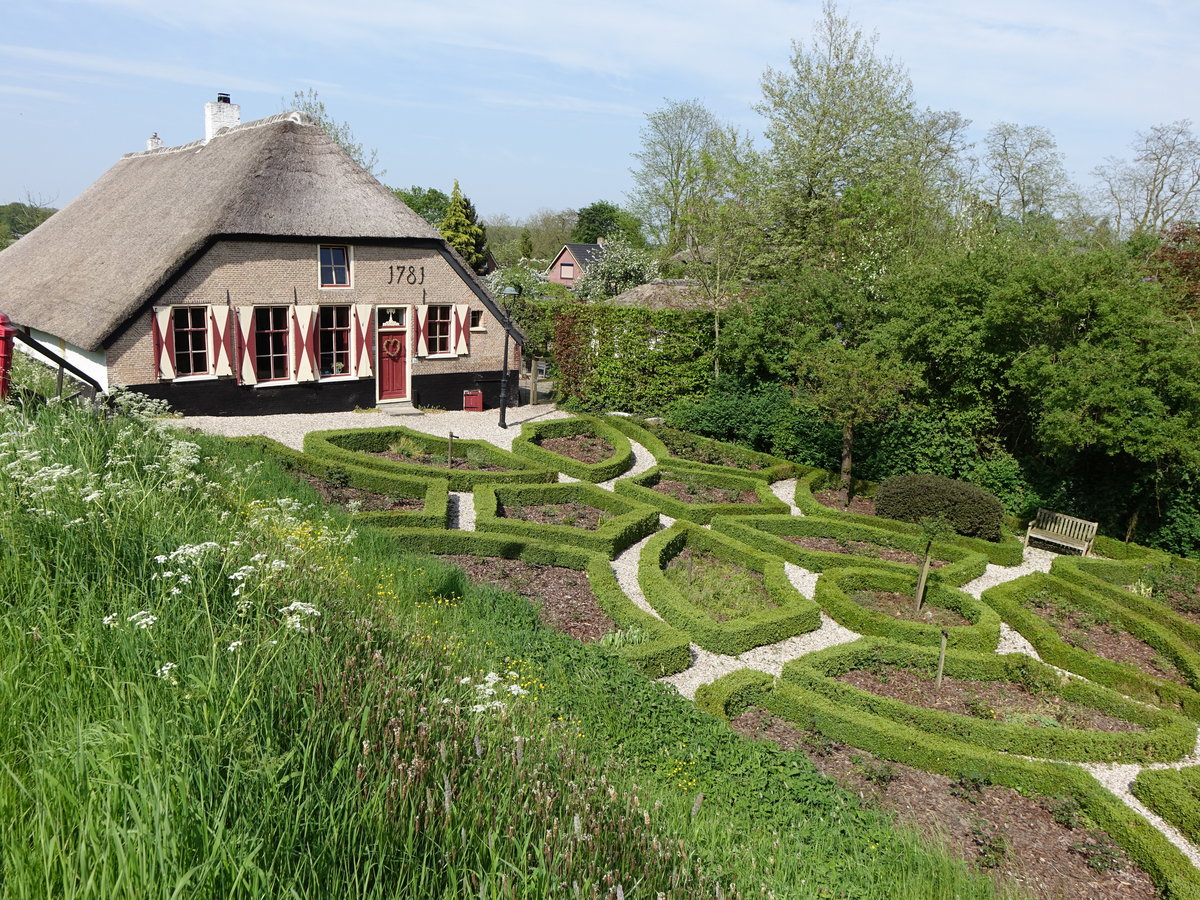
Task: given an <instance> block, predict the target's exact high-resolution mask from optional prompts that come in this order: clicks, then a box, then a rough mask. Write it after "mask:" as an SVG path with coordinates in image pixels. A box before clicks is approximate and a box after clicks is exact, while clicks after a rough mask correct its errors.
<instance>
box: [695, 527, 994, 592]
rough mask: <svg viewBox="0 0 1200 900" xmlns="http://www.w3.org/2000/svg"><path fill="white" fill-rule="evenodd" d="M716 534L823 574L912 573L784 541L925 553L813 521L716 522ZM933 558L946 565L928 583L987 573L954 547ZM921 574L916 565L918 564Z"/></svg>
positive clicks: (901, 537)
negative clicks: (825, 540) (816, 540)
mask: <svg viewBox="0 0 1200 900" xmlns="http://www.w3.org/2000/svg"><path fill="white" fill-rule="evenodd" d="M712 527H713V530H714V531H720V532H721V533H722V534H727V535H729V536H730V537H732V538H736V539H737V540H739V541H741V542H742V543H743V544H749V545H750V546H752V547H757V548H758V549H760V550H764V551H766V552H768V553H771V554H773V555H774V556H778V557H781V558H782V559H784V560H786V561H788V562H790V563H792V564H793V565H797V566H800V567H801V568H804V569H808V570H810V571H812V572H824V571H826V570H828V569H868V568H869V569H883V570H884V571H887V572H910V571H911V570H912V568H913V567H912V566H910V565H908V564H907V563H898V562H890V561H888V560H884V559H872V558H871V557H869V556H855V555H853V554H849V553H834V552H827V551H824V550H809V549H806V548H804V547H800V546H798V545H796V544H793V543H791V542H790V541H788V540H785V538H788V537H829V538H836V539H838V540H845V541H868V542H870V543H873V544H879V545H880V546H882V547H892V548H894V549H897V550H908V551H910V552H912V553H916V554H917V555H918V556H920V555H921V554H923V553H924V552H925V541H924V539H923V538H920V537H917V536H915V535H910V534H902V533H900V532H898V531H887V530H886V529H883V528H871V527H869V526H867V525H859V524H857V523H854V522H843V521H841V520H840V519H830V518H824V517H817V516H739V517H737V518H732V517H725V516H720V517H717V518H715V519H713V521H712ZM933 558H934V559H940V560H943V561H944V562H945V563H946V565H944V566H942V567H941V568H940V569H930V570H929V581H930V583H931V584H932V583H940V584H951V585H956V586H957V585H963V584H966V583H967V582H968V581H971V580H973V579H975V578H978V577H979V576H980V575H982V574H983V573H984V571H985V570H986V569H987V557H986V556H984V555H983V554H982V553H974V552H972V551H970V550H967V549H965V548H963V547H959V546H956V545H954V544H944V543H935V544H934V545H933ZM916 566H917V568H920V564H919V563H917V564H916Z"/></svg>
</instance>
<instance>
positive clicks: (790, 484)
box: [771, 478, 804, 516]
mask: <svg viewBox="0 0 1200 900" xmlns="http://www.w3.org/2000/svg"><path fill="white" fill-rule="evenodd" d="M771 493H773V494H774V495H775V496H776V497H778V498H779V499H780V500H782V501H783V502H784V503H786V504H787V505H788V509H789V510H791V513H792V515H793V516H802V515H804V513H803V512H801V511H800V507H798V506H797V505H796V479H795V478H785V479H783V481H776V482H773V483H772V484H771Z"/></svg>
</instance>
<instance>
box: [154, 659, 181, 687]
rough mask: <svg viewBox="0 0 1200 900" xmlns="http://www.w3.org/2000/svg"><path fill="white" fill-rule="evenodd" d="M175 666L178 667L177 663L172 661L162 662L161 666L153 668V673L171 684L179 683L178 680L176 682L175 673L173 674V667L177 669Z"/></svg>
mask: <svg viewBox="0 0 1200 900" xmlns="http://www.w3.org/2000/svg"><path fill="white" fill-rule="evenodd" d="M177 668H179V664H178V663H173V662H169V663H163V664H162V665H161V666H159V667H158V668H157V669H155V670H154V674H155V675H156V676H157V677H159V678H162V679H163V680H164V681H169V682H170V683H171V684H179V682H178V680H176V678H175V674H174V673H175V669H177Z"/></svg>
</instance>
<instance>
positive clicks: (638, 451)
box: [598, 441, 658, 491]
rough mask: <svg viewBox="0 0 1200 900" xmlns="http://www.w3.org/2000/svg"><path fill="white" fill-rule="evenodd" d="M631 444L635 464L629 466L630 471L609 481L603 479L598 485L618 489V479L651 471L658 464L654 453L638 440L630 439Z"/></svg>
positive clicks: (608, 489)
mask: <svg viewBox="0 0 1200 900" xmlns="http://www.w3.org/2000/svg"><path fill="white" fill-rule="evenodd" d="M629 446H630V447H631V448H632V449H633V465H632V466H630V467H629V471H627V472H624V473H623V474H621V475H618V476H617V477H616V478H610V479H608V481H601V482H600V483H599V485H598V486H599V487H602V488H604V489H605V490H606V491H612V490H616V484H617V480H618V479H621V478H632V477H633V476H635V475H641V474H642V473H643V472H646V471H649V470H650V469H653V468H654V467H655V466H656V465H658V460H656V459H655V458H654V454H653V453H651V452H650V451H649V450H647V449H646V448H645V447H643V446H642V445H641V444H639V443H638V442H637V441H630V442H629Z"/></svg>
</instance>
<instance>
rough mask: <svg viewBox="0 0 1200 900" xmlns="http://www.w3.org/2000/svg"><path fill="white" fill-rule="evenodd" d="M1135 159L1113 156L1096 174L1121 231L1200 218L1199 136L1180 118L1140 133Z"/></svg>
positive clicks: (1160, 227) (1162, 226)
mask: <svg viewBox="0 0 1200 900" xmlns="http://www.w3.org/2000/svg"><path fill="white" fill-rule="evenodd" d="M1133 151H1134V156H1133V159H1132V160H1131V161H1130V160H1124V159H1115V158H1110V159H1109V160H1108V161H1107V162H1106V163H1105V164H1104V165H1102V166H1099V167H1097V168H1096V169H1095V171H1094V172H1093V173H1092V174H1093V175H1095V177H1096V178H1097V180H1098V181H1099V182H1100V189H1101V201H1100V202H1101V205H1102V207H1103V208H1104V210H1105V211H1106V212H1107V213H1108V215H1109V216H1111V218H1112V222H1113V226H1114V227H1115V228H1116V230H1117V233H1118V234H1120V235H1122V236H1125V235H1130V234H1136V233H1138V232H1154V231H1162V230H1164V229H1167V228H1169V227H1170V226H1172V225H1174V224H1175V223H1177V222H1185V221H1195V220H1196V219H1200V140H1197V138H1196V136H1195V134H1193V133H1192V123H1191V122H1190V121H1189V120H1187V119H1180V120H1179V121H1177V122H1171V123H1170V124H1168V125H1155V126H1154V127H1153V128H1151V129H1150V130H1149V131H1148V132H1145V133H1142V132H1139V133H1138V136H1137V140H1136V141H1134V143H1133Z"/></svg>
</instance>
